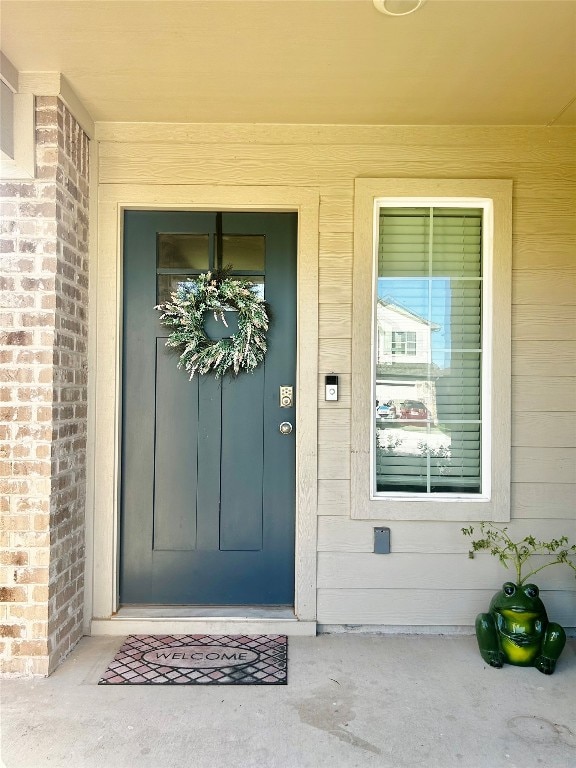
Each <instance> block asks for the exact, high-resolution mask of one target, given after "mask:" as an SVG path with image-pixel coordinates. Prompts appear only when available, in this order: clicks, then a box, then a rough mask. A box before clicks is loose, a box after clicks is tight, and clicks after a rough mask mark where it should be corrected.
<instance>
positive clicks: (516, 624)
mask: <svg viewBox="0 0 576 768" xmlns="http://www.w3.org/2000/svg"><path fill="white" fill-rule="evenodd" d="M476 638H477V639H478V647H479V648H480V655H481V656H482V658H483V659H484V661H486V662H487V663H488V664H490V666H492V667H501V666H502V664H503V663H504V662H507V663H508V664H514V665H516V666H519V667H531V666H534V667H536V669H539V670H540V672H543V673H544V674H545V675H551V674H552V673H553V672H554V668H555V667H556V662H557V660H558V658H559V656H560V654H561V653H562V649H563V648H564V644H565V643H566V633H565V632H564V630H563V629H562V627H561V626H560V625H559V624H555V623H553V622H549V621H548V616H547V615H546V609H545V608H544V604H543V602H542V600H540V598H539V596H538V587H537V586H536V585H535V584H522V585H519V584H513V583H512V582H511V581H507V582H506V583H505V584H504V585H503V586H502V590H501V591H500V592H497V593H496V594H495V595H494V597H493V598H492V600H491V602H490V608H489V612H488V613H480V614H478V616H477V617H476Z"/></svg>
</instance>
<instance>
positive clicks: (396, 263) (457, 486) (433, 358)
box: [375, 206, 483, 496]
mask: <svg viewBox="0 0 576 768" xmlns="http://www.w3.org/2000/svg"><path fill="white" fill-rule="evenodd" d="M482 213H483V211H482V209H481V208H478V209H476V208H473V209H469V208H448V207H436V206H435V207H418V208H414V207H405V208H404V207H394V208H392V207H381V208H380V216H379V238H378V272H377V300H376V317H375V347H376V348H375V401H376V410H375V422H376V443H375V478H376V491H377V492H378V493H386V494H402V495H406V494H418V495H420V496H422V495H432V494H479V493H481V491H482V488H481V438H482V419H481V369H482V334H481V330H482V328H481V320H482V315H481V308H482Z"/></svg>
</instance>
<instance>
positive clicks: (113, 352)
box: [86, 185, 319, 634]
mask: <svg viewBox="0 0 576 768" xmlns="http://www.w3.org/2000/svg"><path fill="white" fill-rule="evenodd" d="M127 209H142V210H149V209H166V210H169V209H172V210H175V209H180V210H215V209H217V210H246V211H296V212H297V213H298V296H297V317H298V352H297V374H296V376H297V378H296V382H297V400H296V402H297V415H296V477H297V481H296V482H297V488H296V553H295V607H294V612H295V618H296V621H295V622H294V624H295V625H296V624H298V623H299V622H315V621H316V536H317V533H316V528H317V526H316V514H317V474H318V473H317V386H318V385H317V382H318V372H317V369H318V362H317V361H318V216H319V193H318V191H317V190H315V189H310V188H290V187H276V186H270V187H265V186H262V187H249V186H237V187H235V186H212V185H198V186H196V185H152V186H149V185H101V187H100V189H99V199H98V214H97V237H98V247H97V254H96V258H97V267H96V269H97V274H96V275H95V276H94V283H93V286H94V287H93V293H92V296H91V305H92V306H95V323H96V332H95V333H94V334H93V335H92V348H91V356H90V359H91V361H93V362H94V367H93V375H92V378H91V382H92V384H91V404H90V409H89V414H90V421H89V435H90V443H91V445H92V450H93V456H92V461H90V462H89V473H90V474H91V475H92V477H89V481H88V482H89V485H88V487H89V488H90V489H91V491H92V495H91V498H89V499H88V509H87V535H88V536H89V537H90V539H89V540H88V541H87V560H88V564H87V571H88V572H87V578H86V584H87V586H88V585H90V584H92V586H93V589H92V594H91V595H87V598H86V606H87V609H88V607H89V606H90V605H91V609H90V611H89V613H88V614H87V617H86V618H87V624H88V631H92V632H94V633H98V634H103V633H108V632H110V633H111V634H115V633H116V632H117V631H119V630H115V629H114V630H113V629H112V628H111V623H116V621H117V622H118V624H119V626H120V625H122V627H123V629H122V632H124V631H125V626H126V625H125V622H124V621H122V620H121V619H119V618H118V619H114V618H113V617H114V614H115V613H116V612H117V610H118V598H117V595H118V583H117V580H118V568H117V563H118V543H119V542H118V512H119V493H118V489H119V479H120V464H119V463H120V437H121V436H120V407H121V401H120V392H121V360H122V350H121V337H122V333H121V317H122V301H121V296H122V270H121V265H122V258H121V255H122V218H123V212H124V211H125V210H127ZM174 622H176V624H177V625H178V627H180V630H181V631H186V630H190V619H189V618H185V617H183V618H181V619H180V620H178V619H170V622H169V623H170V627H171V628H173V631H177V630H176V629H175V627H176V624H175V623H174ZM259 624H261V621H260V622H259ZM145 625H146V626H149V625H148V623H147V621H146V619H145V613H144V612H143V616H142V627H144V626H145ZM139 626H140V624H139V623H138V621H136V623H135V624H133V623H132V622H131V625H130V631H144V630H143V629H142V630H139V629H138V627H139ZM246 626H247V625H246ZM286 626H287V627H288V628H289V627H290V622H288V623H287V624H286ZM314 626H315V625H314ZM162 627H164V622H162ZM210 627H212V631H213V619H210V617H208V616H207V617H206V620H205V622H203V621H202V619H201V617H200V619H199V617H198V616H197V611H195V612H194V629H195V631H198V632H202V631H210ZM159 629H160V627H159ZM180 630H179V631H180ZM171 631H172V629H171ZM243 631H247V630H246V629H245V626H244V625H243ZM301 631H302V629H300V632H301ZM309 632H310V628H309V627H308V629H307V632H306V633H309Z"/></svg>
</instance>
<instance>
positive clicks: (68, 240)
mask: <svg viewBox="0 0 576 768" xmlns="http://www.w3.org/2000/svg"><path fill="white" fill-rule="evenodd" d="M36 140H37V147H36V161H37V174H36V178H35V179H34V180H32V181H29V182H28V181H26V182H3V183H0V202H1V205H2V211H1V232H0V251H1V264H0V292H1V309H0V329H1V331H0V408H1V412H0V484H1V494H0V499H1V501H0V504H1V507H0V510H1V514H2V517H1V526H0V547H1V554H0V601H1V605H0V658H1V659H2V666H3V671H4V672H5V673H7V674H42V675H45V674H48V673H49V672H50V671H51V670H52V669H54V667H55V666H56V665H57V664H58V663H59V661H60V660H61V659H62V658H63V657H64V656H65V655H66V654H67V653H68V651H69V650H70V649H71V648H72V647H73V646H74V644H75V643H76V642H77V641H78V639H79V638H80V636H81V634H82V605H83V572H84V502H85V484H86V480H85V472H86V470H85V455H86V387H87V332H88V326H87V322H88V315H87V308H88V138H87V136H86V135H85V134H84V133H83V131H82V129H81V128H80V126H79V125H78V123H77V122H76V121H75V120H74V118H73V117H72V115H71V114H70V112H69V111H68V110H67V108H66V107H65V106H64V105H63V104H62V102H60V101H59V100H58V99H57V98H56V97H41V98H37V100H36Z"/></svg>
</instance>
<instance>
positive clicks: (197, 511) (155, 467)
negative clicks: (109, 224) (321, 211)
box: [120, 211, 297, 605]
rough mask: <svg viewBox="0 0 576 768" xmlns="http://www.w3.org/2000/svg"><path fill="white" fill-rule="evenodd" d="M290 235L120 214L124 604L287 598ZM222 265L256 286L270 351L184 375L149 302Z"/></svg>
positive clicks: (279, 221) (287, 227) (269, 227)
mask: <svg viewBox="0 0 576 768" xmlns="http://www.w3.org/2000/svg"><path fill="white" fill-rule="evenodd" d="M296 239H297V217H296V214H290V213H217V212H214V213H212V212H198V213H192V212H182V211H128V212H126V213H125V219H124V273H123V293H124V317H123V387H122V477H121V527H120V602H121V604H125V605H126V604H144V603H146V604H161V605H167V604H172V605H290V604H293V602H294V519H295V433H294V430H293V431H292V432H291V433H289V434H283V433H282V432H281V431H280V428H279V427H280V424H281V423H282V422H289V423H290V424H292V425H295V407H294V406H295V403H294V402H293V403H292V405H291V406H290V407H281V401H280V387H293V392H295V365H296V311H295V310H296ZM223 265H224V266H226V265H231V267H232V270H233V271H232V273H231V276H232V277H234V276H237V277H242V278H245V279H249V280H252V281H253V282H255V283H256V284H257V285H258V286H259V290H261V291H263V292H264V296H265V299H266V301H267V302H268V304H269V307H270V315H271V323H270V328H269V332H268V352H267V355H266V358H265V361H264V363H263V364H262V365H260V366H259V367H258V368H257V369H256V370H255V371H254V372H253V373H246V372H244V373H241V374H240V375H239V376H238V377H237V378H234V377H231V376H226V377H224V378H222V379H216V378H215V377H214V375H212V374H206V375H203V376H199V375H196V376H194V378H193V379H192V380H189V379H188V374H187V373H186V372H185V371H184V370H182V369H179V368H177V367H176V364H177V361H178V352H177V351H176V350H174V349H170V348H167V347H166V346H165V341H166V337H167V336H168V331H167V330H166V329H165V328H164V327H163V326H162V325H161V324H160V322H159V312H158V311H156V310H155V309H154V306H155V305H156V304H158V303H160V302H162V301H164V300H166V299H167V298H169V295H170V292H171V291H172V290H174V289H175V288H176V286H177V285H178V283H179V282H182V281H186V280H189V279H191V278H193V277H194V276H195V275H198V274H200V273H201V272H204V271H206V270H208V269H214V268H217V267H219V266H223ZM210 322H211V320H210V318H206V326H205V327H206V329H207V332H208V334H209V335H211V336H212V335H213V333H216V332H217V329H216V328H213V327H212V326H210V325H209V324H210Z"/></svg>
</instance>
